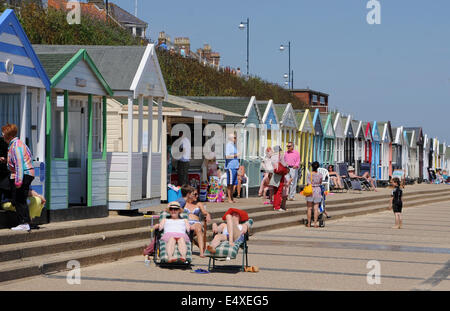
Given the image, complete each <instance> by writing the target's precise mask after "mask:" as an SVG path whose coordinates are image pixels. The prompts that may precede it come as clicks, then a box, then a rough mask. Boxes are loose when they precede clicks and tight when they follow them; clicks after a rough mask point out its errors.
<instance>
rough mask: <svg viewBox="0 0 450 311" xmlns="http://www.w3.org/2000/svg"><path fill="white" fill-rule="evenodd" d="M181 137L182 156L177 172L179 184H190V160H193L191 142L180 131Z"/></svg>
mask: <svg viewBox="0 0 450 311" xmlns="http://www.w3.org/2000/svg"><path fill="white" fill-rule="evenodd" d="M180 138H181V145H180V147H181V148H180V151H181V153H182V154H181V158H180V159H179V160H178V165H177V173H178V185H179V186H182V185H186V184H189V161H190V160H191V142H190V141H189V139H188V138H187V137H186V136H184V134H183V132H180Z"/></svg>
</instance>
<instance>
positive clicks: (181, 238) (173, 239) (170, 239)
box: [158, 201, 190, 263]
mask: <svg viewBox="0 0 450 311" xmlns="http://www.w3.org/2000/svg"><path fill="white" fill-rule="evenodd" d="M168 212H169V213H170V218H164V219H163V220H162V221H161V222H160V223H159V225H158V227H159V230H162V229H164V234H163V236H162V237H161V240H163V241H164V242H166V243H167V246H166V249H167V255H168V262H169V263H173V262H175V261H176V259H175V258H174V252H175V244H177V245H178V251H179V252H180V255H181V258H180V260H181V261H182V262H185V261H186V253H187V246H186V243H188V242H189V241H190V240H189V237H188V235H187V234H186V232H189V231H190V226H189V223H188V220H187V219H181V218H180V213H181V212H182V209H181V207H180V203H178V202H176V201H174V202H170V203H169V206H168Z"/></svg>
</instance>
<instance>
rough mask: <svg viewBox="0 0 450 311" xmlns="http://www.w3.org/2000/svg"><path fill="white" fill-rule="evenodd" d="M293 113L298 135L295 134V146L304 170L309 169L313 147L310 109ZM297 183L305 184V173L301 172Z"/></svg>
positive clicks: (312, 125) (313, 134)
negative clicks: (297, 126)
mask: <svg viewBox="0 0 450 311" xmlns="http://www.w3.org/2000/svg"><path fill="white" fill-rule="evenodd" d="M295 115H296V118H297V124H298V125H299V128H298V135H297V138H298V139H297V146H298V148H299V149H298V150H299V152H300V161H301V165H302V166H303V168H304V169H305V170H308V171H310V170H311V167H310V166H311V163H312V159H313V147H314V136H315V131H314V123H313V120H312V115H311V111H310V110H309V109H306V110H296V111H295ZM299 184H300V185H305V184H306V174H305V173H303V174H302V176H301V178H299Z"/></svg>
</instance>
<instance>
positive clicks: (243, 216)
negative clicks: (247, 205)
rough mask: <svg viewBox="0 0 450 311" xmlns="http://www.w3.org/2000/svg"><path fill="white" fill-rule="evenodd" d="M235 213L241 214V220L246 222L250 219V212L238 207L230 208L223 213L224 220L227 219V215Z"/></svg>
mask: <svg viewBox="0 0 450 311" xmlns="http://www.w3.org/2000/svg"><path fill="white" fill-rule="evenodd" d="M233 213H237V214H239V221H240V222H244V221H247V220H248V214H247V212H246V211H243V210H240V209H237V208H229V209H228V211H227V212H226V213H225V215H223V217H222V220H225V219H226V218H227V215H231V214H233Z"/></svg>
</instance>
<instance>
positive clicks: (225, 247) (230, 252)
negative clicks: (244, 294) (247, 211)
mask: <svg viewBox="0 0 450 311" xmlns="http://www.w3.org/2000/svg"><path fill="white" fill-rule="evenodd" d="M244 224H247V225H248V230H247V233H246V234H245V235H244V241H242V242H240V243H234V247H230V244H229V243H228V241H223V242H222V243H221V244H220V245H219V246H218V247H216V253H215V254H211V253H210V252H209V251H208V250H205V256H206V257H209V263H208V271H212V270H214V269H215V268H216V260H218V261H226V260H227V259H228V258H229V259H236V257H237V255H238V252H239V249H240V248H242V249H243V251H242V270H241V271H244V270H245V267H246V266H248V245H247V241H248V238H249V230H250V229H251V228H252V226H253V219H249V220H247V221H246V222H244ZM211 262H212V269H211Z"/></svg>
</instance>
